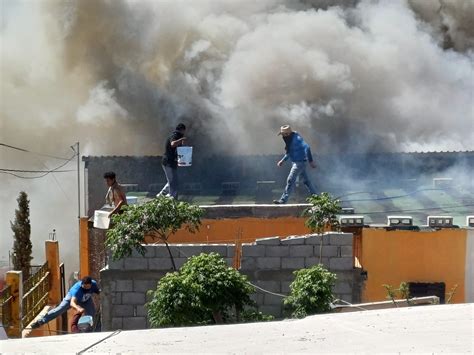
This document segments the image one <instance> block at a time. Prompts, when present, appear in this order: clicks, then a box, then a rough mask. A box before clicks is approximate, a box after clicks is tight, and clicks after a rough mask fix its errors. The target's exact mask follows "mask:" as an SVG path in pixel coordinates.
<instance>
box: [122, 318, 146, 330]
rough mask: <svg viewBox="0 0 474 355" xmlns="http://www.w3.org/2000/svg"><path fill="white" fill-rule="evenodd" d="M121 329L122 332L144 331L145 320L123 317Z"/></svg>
mask: <svg viewBox="0 0 474 355" xmlns="http://www.w3.org/2000/svg"><path fill="white" fill-rule="evenodd" d="M123 329H124V330H134V329H146V318H145V317H124V318H123Z"/></svg>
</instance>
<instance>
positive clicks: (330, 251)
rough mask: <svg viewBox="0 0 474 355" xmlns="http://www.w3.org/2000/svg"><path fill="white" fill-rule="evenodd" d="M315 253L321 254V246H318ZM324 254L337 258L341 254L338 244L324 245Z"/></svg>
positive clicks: (327, 256)
mask: <svg viewBox="0 0 474 355" xmlns="http://www.w3.org/2000/svg"><path fill="white" fill-rule="evenodd" d="M314 249H315V251H314V253H315V254H316V255H319V246H316V247H315V248H314ZM322 254H323V255H322V256H323V257H326V258H337V257H340V255H339V247H338V246H336V245H323V250H322Z"/></svg>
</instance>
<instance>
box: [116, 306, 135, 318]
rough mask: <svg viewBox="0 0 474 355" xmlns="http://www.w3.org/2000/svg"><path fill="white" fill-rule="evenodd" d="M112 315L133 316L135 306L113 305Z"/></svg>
mask: <svg viewBox="0 0 474 355" xmlns="http://www.w3.org/2000/svg"><path fill="white" fill-rule="evenodd" d="M111 314H112V317H131V316H133V306H132V305H130V304H127V305H125V304H118V305H115V306H112V312H111Z"/></svg>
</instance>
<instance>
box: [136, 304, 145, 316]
mask: <svg viewBox="0 0 474 355" xmlns="http://www.w3.org/2000/svg"><path fill="white" fill-rule="evenodd" d="M135 314H136V315H137V317H146V316H147V315H148V312H147V309H146V307H145V305H137V306H135Z"/></svg>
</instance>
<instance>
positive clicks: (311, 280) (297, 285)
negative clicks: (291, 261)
mask: <svg viewBox="0 0 474 355" xmlns="http://www.w3.org/2000/svg"><path fill="white" fill-rule="evenodd" d="M294 274H295V275H296V277H295V280H294V281H293V282H292V283H291V285H290V294H289V295H288V296H287V297H286V298H285V299H284V301H283V302H284V304H285V308H286V309H287V310H289V311H290V312H291V316H292V317H295V318H303V317H306V316H307V315H311V314H315V313H323V312H327V311H329V310H331V307H330V306H331V302H332V301H333V300H334V297H333V294H332V288H333V286H334V283H335V281H336V274H333V273H331V272H329V271H328V270H327V269H325V268H324V267H323V266H322V265H315V266H313V267H311V268H308V269H301V270H297V271H295V272H294Z"/></svg>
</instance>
